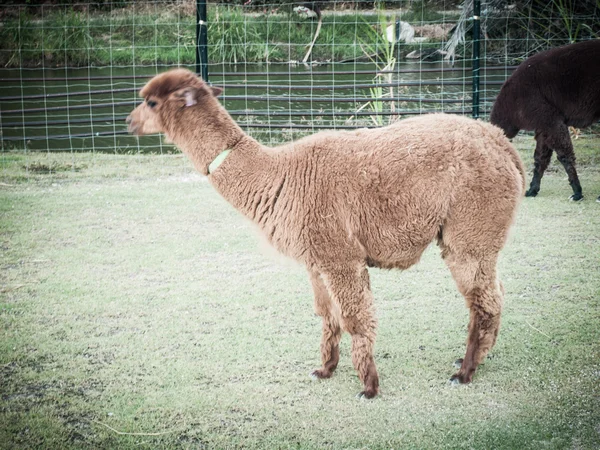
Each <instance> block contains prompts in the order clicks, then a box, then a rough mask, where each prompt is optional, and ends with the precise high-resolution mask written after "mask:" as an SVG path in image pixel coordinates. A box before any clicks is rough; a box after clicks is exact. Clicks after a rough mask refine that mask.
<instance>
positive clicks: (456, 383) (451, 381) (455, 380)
mask: <svg viewBox="0 0 600 450" xmlns="http://www.w3.org/2000/svg"><path fill="white" fill-rule="evenodd" d="M461 384H462V383H461V382H460V381H459V379H458V378H454V377H453V378H450V379H449V380H448V385H449V386H452V387H454V386H460V385H461Z"/></svg>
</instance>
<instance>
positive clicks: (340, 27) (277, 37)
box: [0, 4, 444, 67]
mask: <svg viewBox="0 0 600 450" xmlns="http://www.w3.org/2000/svg"><path fill="white" fill-rule="evenodd" d="M419 5H420V4H419ZM132 8H133V9H124V10H122V11H121V10H119V9H115V11H114V12H113V13H108V12H103V11H87V12H78V11H73V10H72V9H71V8H70V7H64V6H62V7H61V6H56V7H52V6H51V5H48V6H46V7H44V8H43V9H42V11H43V14H39V15H38V16H31V15H29V14H28V13H27V12H26V10H25V9H19V10H18V15H17V14H16V13H15V17H6V18H5V19H4V20H3V23H2V26H1V27H0V64H2V66H3V67H21V66H31V67H39V66H40V65H43V66H45V67H54V66H64V65H67V66H79V67H89V66H107V65H112V66H119V65H148V64H183V63H188V64H189V63H191V62H193V61H195V54H196V53H195V52H196V50H195V41H196V28H195V14H192V13H191V11H184V12H182V11H180V10H178V9H177V8H169V7H154V8H152V7H140V9H139V10H136V9H135V5H134V6H133V7H132ZM208 13H209V15H210V18H209V20H208V23H209V28H208V36H209V49H208V50H209V61H210V62H211V63H221V62H225V63H240V62H262V63H268V62H280V61H283V62H287V61H301V60H302V57H303V55H304V53H305V51H306V49H305V47H306V45H307V44H308V43H309V42H310V40H311V38H312V36H313V34H314V31H315V30H314V28H315V26H316V24H315V23H314V22H313V21H310V20H303V19H301V18H300V17H299V16H297V15H295V14H294V13H292V12H291V11H290V12H285V11H283V10H282V11H280V12H279V13H277V14H258V15H248V14H244V13H242V9H241V8H239V7H238V8H234V7H225V6H214V5H210V7H209V11H208ZM393 14H394V13H391V12H389V13H388V15H389V16H390V17H392V15H393ZM443 18H444V14H442V13H437V12H432V11H421V9H420V8H418V9H417V8H415V9H414V10H412V11H411V10H409V11H406V12H404V13H403V14H402V19H403V20H409V21H413V23H422V22H423V21H436V20H437V21H441V20H442V19H443ZM377 21H378V19H377V16H375V15H364V14H363V13H361V12H349V13H345V14H340V15H338V14H327V13H326V14H325V16H324V19H323V28H322V30H321V34H320V36H319V39H318V41H317V43H316V45H315V48H314V50H313V55H312V59H313V60H314V61H341V60H346V59H355V58H362V57H363V54H362V52H361V50H360V48H358V45H356V43H357V37H360V36H362V35H364V34H366V33H368V27H370V26H374V25H375V24H376V23H377ZM411 49H412V48H411ZM408 51H410V50H407V52H408Z"/></svg>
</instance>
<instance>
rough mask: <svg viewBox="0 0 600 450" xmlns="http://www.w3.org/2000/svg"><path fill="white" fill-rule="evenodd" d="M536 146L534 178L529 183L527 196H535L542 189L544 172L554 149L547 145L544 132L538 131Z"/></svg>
mask: <svg viewBox="0 0 600 450" xmlns="http://www.w3.org/2000/svg"><path fill="white" fill-rule="evenodd" d="M535 140H536V146H535V152H534V154H533V160H534V166H533V178H532V179H531V184H530V185H529V190H528V191H527V192H525V196H526V197H535V196H536V195H537V194H538V192H539V191H540V185H541V182H542V177H543V176H544V172H545V171H546V169H547V168H548V165H549V164H550V160H551V158H552V149H551V148H550V147H548V145H546V142H545V135H544V134H543V133H536V135H535Z"/></svg>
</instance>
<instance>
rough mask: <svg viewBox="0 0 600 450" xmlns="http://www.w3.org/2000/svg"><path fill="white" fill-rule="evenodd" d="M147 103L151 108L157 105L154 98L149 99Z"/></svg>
mask: <svg viewBox="0 0 600 450" xmlns="http://www.w3.org/2000/svg"><path fill="white" fill-rule="evenodd" d="M146 103H148V106H149V107H150V108H154V107H155V106H156V102H155V101H154V100H147V101H146Z"/></svg>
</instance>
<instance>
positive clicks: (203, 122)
mask: <svg viewBox="0 0 600 450" xmlns="http://www.w3.org/2000/svg"><path fill="white" fill-rule="evenodd" d="M210 106H211V108H206V110H211V109H212V111H213V112H212V114H207V113H205V110H204V109H200V108H198V107H196V108H186V109H183V110H176V111H174V112H173V113H171V114H167V115H166V117H165V125H166V126H165V132H166V134H167V137H168V138H169V139H170V140H171V141H173V142H174V143H175V144H176V145H177V147H179V148H180V149H181V151H182V152H183V153H185V154H186V155H187V156H188V158H190V160H191V161H192V163H193V164H194V167H195V168H196V170H198V172H200V173H202V174H204V175H208V167H209V165H210V164H211V163H212V162H213V161H214V160H215V158H217V157H218V156H219V154H221V152H223V151H224V150H227V149H231V148H233V147H234V146H235V145H236V144H237V143H238V142H240V140H242V139H243V138H244V137H245V136H246V135H245V133H244V132H243V131H242V129H241V128H240V127H239V126H238V124H237V123H235V121H234V120H233V119H232V118H231V116H230V115H229V114H228V113H227V111H225V109H224V108H223V107H222V106H221V105H220V104H219V103H218V102H217V101H216V99H215V100H214V103H213V104H212V105H210ZM182 123H186V124H189V126H187V127H182V126H181V124H182Z"/></svg>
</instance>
